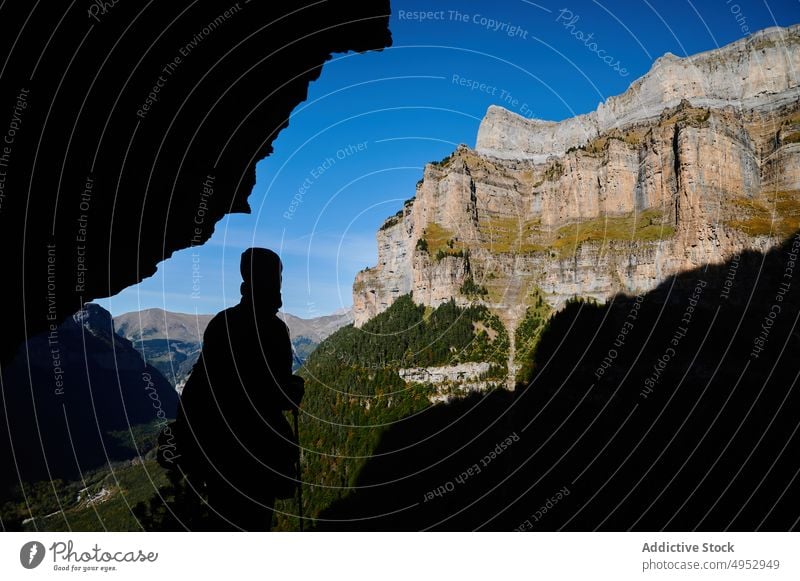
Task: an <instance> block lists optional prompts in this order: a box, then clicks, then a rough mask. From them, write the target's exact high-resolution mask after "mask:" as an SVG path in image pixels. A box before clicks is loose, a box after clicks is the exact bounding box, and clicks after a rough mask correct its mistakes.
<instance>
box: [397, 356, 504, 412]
mask: <svg viewBox="0 0 800 581" xmlns="http://www.w3.org/2000/svg"><path fill="white" fill-rule="evenodd" d="M491 368H492V364H491V363H489V362H486V361H480V362H468V363H459V364H457V365H442V366H437V367H408V368H405V369H399V370H398V371H397V373H398V375H400V377H401V378H402V379H403V381H406V382H408V383H421V384H425V385H430V386H432V387H433V388H434V392H433V393H432V394H431V395H430V400H431V403H442V402H448V401H450V400H451V399H452V398H453V397H463V396H464V395H466V394H469V393H471V392H481V391H485V390H486V389H489V388H490V387H491V386H493V385H498V384H500V383H502V382H498V381H491V380H487V379H485V378H486V377H487V375H488V374H489V372H490V370H491Z"/></svg>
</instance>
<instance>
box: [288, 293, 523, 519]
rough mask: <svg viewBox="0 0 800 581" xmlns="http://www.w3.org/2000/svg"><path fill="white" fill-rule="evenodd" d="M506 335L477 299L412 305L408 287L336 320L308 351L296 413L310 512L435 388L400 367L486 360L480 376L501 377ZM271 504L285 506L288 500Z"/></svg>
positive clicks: (336, 493)
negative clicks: (367, 311)
mask: <svg viewBox="0 0 800 581" xmlns="http://www.w3.org/2000/svg"><path fill="white" fill-rule="evenodd" d="M508 345H509V342H508V335H507V333H506V331H505V328H504V327H503V325H502V323H501V322H500V320H499V319H498V318H497V317H496V316H495V315H493V314H492V313H491V312H490V311H489V310H488V309H487V308H486V307H484V306H479V305H475V306H470V307H466V308H462V307H458V306H456V304H455V302H454V301H452V300H451V301H449V302H447V303H445V304H443V305H441V306H439V307H437V308H430V307H424V306H421V305H417V304H415V303H414V301H413V300H412V299H411V297H410V296H409V295H406V296H403V297H400V298H399V299H398V300H396V301H395V302H394V303H393V304H392V306H391V307H389V309H387V310H386V311H384V312H383V313H381V314H379V315H378V316H376V317H375V318H373V319H371V320H370V321H368V322H367V323H365V324H364V326H363V327H362V328H360V329H356V328H354V327H352V326H348V327H344V328H342V329H340V330H339V331H337V332H336V333H334V334H333V335H331V336H330V337H328V339H326V340H325V341H323V342H322V343H321V344H320V345H319V347H318V348H317V349H316V350H315V351H314V353H312V354H311V356H310V357H309V359H308V361H307V363H306V366H305V367H304V369H303V370H302V371H301V374H302V375H303V376H304V377H305V378H306V396H305V400H304V405H303V407H304V413H303V414H302V416H301V424H300V431H301V438H302V443H303V446H304V447H305V448H306V451H305V452H304V453H303V460H302V462H303V472H304V479H305V481H306V482H308V483H313V484H307V485H306V486H305V487H304V490H303V500H304V512H305V514H306V515H307V516H311V517H315V516H317V515H319V513H320V512H321V511H323V510H324V509H325V508H327V507H329V506H330V505H331V504H332V503H334V502H336V501H337V500H338V499H341V498H343V497H345V496H346V495H348V494H349V493H350V492H351V487H352V486H353V485H354V484H355V481H356V478H357V477H358V475H359V473H360V471H361V469H362V467H363V465H364V463H365V462H366V460H367V458H368V457H369V456H370V455H371V454H372V453H373V450H374V449H375V447H376V446H377V445H378V442H379V441H380V438H381V436H382V434H383V433H384V431H385V430H386V429H387V428H388V427H389V426H390V425H392V424H394V423H396V422H398V421H402V419H403V418H405V417H408V416H410V415H413V414H416V413H424V410H425V409H426V408H428V407H429V406H430V405H431V402H430V398H431V396H432V395H433V394H434V393H435V392H436V389H435V388H434V387H433V386H430V385H420V384H411V385H406V383H405V382H404V381H403V380H402V379H401V378H400V376H399V374H398V370H399V369H401V368H407V367H428V366H441V365H455V364H458V363H464V362H469V361H489V362H491V363H492V364H493V365H492V367H491V368H490V370H489V372H487V373H486V374H485V375H486V377H485V378H482V379H486V380H489V379H503V378H505V374H506V361H507V357H508ZM278 508H279V509H282V510H285V511H286V512H289V513H293V512H294V511H295V510H296V509H295V508H294V506H293V502H292V501H282V503H280V504H279V506H278ZM296 527H297V521H296V519H294V518H292V517H290V516H280V517H279V518H278V522H277V528H278V529H280V530H292V529H295V528H296Z"/></svg>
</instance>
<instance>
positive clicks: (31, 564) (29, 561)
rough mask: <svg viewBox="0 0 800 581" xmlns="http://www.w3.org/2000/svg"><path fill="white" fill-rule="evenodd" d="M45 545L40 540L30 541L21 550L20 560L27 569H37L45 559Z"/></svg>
mask: <svg viewBox="0 0 800 581" xmlns="http://www.w3.org/2000/svg"><path fill="white" fill-rule="evenodd" d="M44 553H45V550H44V545H43V544H42V543H40V542H39V541H30V542H29V543H25V544H24V545H22V548H21V549H20V550H19V562H20V563H21V564H22V566H23V567H25V568H26V569H35V568H36V567H38V566H39V565H41V564H42V561H43V560H44Z"/></svg>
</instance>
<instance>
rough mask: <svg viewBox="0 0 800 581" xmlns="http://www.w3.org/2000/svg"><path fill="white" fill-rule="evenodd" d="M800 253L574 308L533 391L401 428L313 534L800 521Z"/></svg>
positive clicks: (799, 240)
mask: <svg viewBox="0 0 800 581" xmlns="http://www.w3.org/2000/svg"><path fill="white" fill-rule="evenodd" d="M798 254H800V233H798V234H797V235H795V236H794V237H792V238H790V239H788V240H787V241H786V242H784V244H783V245H782V246H781V247H780V248H776V249H774V250H772V251H770V252H769V253H767V254H765V255H763V254H760V253H756V252H746V253H743V254H742V255H740V256H737V257H735V258H734V259H732V260H731V261H728V262H727V263H725V264H721V265H714V266H708V267H703V268H699V269H695V270H692V271H689V272H685V273H682V274H680V275H677V276H675V277H672V278H670V279H668V280H667V281H665V282H664V283H662V284H661V285H660V286H659V287H658V288H656V289H655V290H653V291H652V292H649V293H647V294H645V295H642V296H640V297H632V296H624V295H618V296H616V297H614V299H613V300H612V301H610V302H609V303H608V304H606V305H603V306H599V305H594V304H590V303H585V302H580V301H573V302H571V303H570V304H569V305H568V306H567V308H566V309H565V310H563V311H561V312H560V313H558V314H557V315H555V316H554V317H553V318H552V319H551V320H550V322H549V325H548V327H547V329H546V331H545V334H544V336H543V338H542V341H541V343H540V345H539V348H538V349H537V352H536V355H535V362H534V369H535V371H534V377H533V380H532V381H531V382H530V383H529V384H528V385H518V387H517V391H516V392H515V393H513V394H512V393H507V392H503V391H499V392H494V393H491V394H488V395H485V396H482V397H481V396H477V397H473V398H470V399H467V400H462V401H456V402H454V403H451V404H449V405H439V406H434V407H432V408H429V409H428V410H427V411H425V412H423V413H420V414H418V415H417V416H415V417H414V418H409V419H406V420H404V421H402V422H398V423H397V424H396V425H395V426H393V427H392V428H390V429H389V430H388V432H387V433H386V434H385V435H384V437H383V438H382V440H381V442H380V444H379V445H378V447H377V449H376V450H375V455H374V456H375V457H374V458H372V459H371V460H370V461H369V462H368V463H367V464H366V466H365V468H364V469H363V471H362V473H361V474H360V476H359V477H358V479H357V482H356V488H357V491H356V492H354V493H353V494H351V495H350V496H349V497H347V498H345V499H343V500H342V501H339V502H338V503H336V504H334V505H333V506H332V507H331V508H330V509H329V510H327V511H325V512H324V513H323V514H322V515H321V520H320V521H318V522H317V526H318V528H320V529H326V530H328V529H334V530H342V529H356V530H397V529H401V530H418V529H425V528H432V529H446V530H469V529H497V530H514V529H516V530H543V531H548V530H559V529H565V530H593V529H600V530H627V529H635V530H660V529H667V530H693V529H695V528H696V529H698V530H723V529H731V530H755V529H759V530H786V529H793V528H797V522H798V517H800V510H798V509H797V507H796V503H794V502H793V498H794V497H795V496H796V494H797V493H798V486H800V483H798V480H797V475H798V472H800V461H798V457H800V456H799V455H798V454H799V453H800V442H799V441H798V438H797V433H796V432H797V429H798V426H800V421H799V420H800V417H798V412H797V410H798V404H799V403H800V400H798V397H800V396H798V393H797V390H795V389H794V387H795V385H796V381H797V377H798V372H800V359H798V358H797V353H798V348H800V333H798V328H797V319H798V316H799V315H800V310H799V308H798V307H799V306H800V296H798V295H799V294H800V284H799V283H798V281H797V279H796V275H797V263H796V261H797V258H798ZM428 437H431V438H435V440H428V439H427V438H428ZM515 437H516V438H517V439H516V440H515ZM509 438H511V439H510V440H509ZM431 441H435V442H436V445H435V446H434V445H430V444H429V442H431ZM503 443H505V445H503Z"/></svg>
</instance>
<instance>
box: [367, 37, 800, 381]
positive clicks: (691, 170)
mask: <svg viewBox="0 0 800 581" xmlns="http://www.w3.org/2000/svg"><path fill="white" fill-rule="evenodd" d="M795 70H798V71H800V27H797V26H795V27H791V28H788V29H770V30H767V31H763V32H761V33H758V34H756V35H753V36H752V37H750V38H749V39H746V40H742V41H739V42H736V43H733V44H732V45H729V46H727V47H724V48H722V49H719V50H717V51H711V52H709V53H703V54H701V55H697V56H694V57H689V58H687V59H678V58H677V57H674V56H672V55H668V56H666V57H663V58H661V59H659V60H658V61H657V62H656V64H655V65H654V67H653V69H652V70H651V71H650V72H649V73H648V74H647V75H646V76H645V77H643V78H642V79H640V80H638V81H636V82H635V83H633V85H632V86H631V88H630V89H629V90H628V91H627V92H626V93H625V94H623V95H621V96H619V97H614V98H611V99H609V100H608V101H607V102H606V103H605V104H603V105H602V106H601V107H600V108H599V109H598V110H597V111H596V112H594V113H591V114H589V115H585V116H581V117H578V118H575V119H571V120H567V121H563V122H560V123H550V122H541V121H527V120H524V119H522V118H518V117H517V116H516V115H514V114H513V113H510V112H507V111H504V110H501V109H499V108H497V107H492V108H490V110H489V112H488V113H487V116H486V119H484V122H483V123H482V124H481V129H480V133H479V136H478V144H477V147H476V148H475V149H470V148H468V147H466V146H459V148H458V149H457V150H456V151H455V152H454V153H453V154H452V155H451V156H450V157H448V158H447V159H445V160H443V161H442V162H439V163H432V164H429V165H428V166H427V167H426V168H425V170H424V174H423V179H422V180H421V182H420V183H419V185H418V187H417V190H416V194H415V196H414V198H413V199H412V200H410V201H409V202H407V203H406V204H405V206H404V208H403V210H402V211H401V212H399V213H398V214H397V215H396V216H393V217H392V218H390V219H389V220H387V221H386V223H385V224H384V225H383V227H382V228H381V231H380V232H379V233H378V241H379V245H378V264H377V266H375V267H374V268H370V269H366V270H365V271H363V272H361V273H359V274H358V275H357V277H356V280H355V284H354V288H353V304H354V316H355V323H356V325H357V326H358V325H361V324H363V323H364V322H365V321H366V320H368V319H369V318H371V317H372V316H374V315H375V314H377V313H379V312H381V311H382V310H384V309H385V308H386V307H387V306H388V305H390V304H391V303H392V301H393V300H394V299H395V298H396V297H397V296H400V295H403V294H406V293H412V296H413V298H414V300H415V301H416V302H417V303H421V304H425V305H430V306H436V305H438V304H441V303H442V302H444V301H446V300H448V299H449V298H450V297H455V298H456V300H457V302H460V303H462V304H467V303H470V302H474V301H479V302H482V303H484V304H487V305H488V306H489V307H490V308H492V309H493V310H494V311H495V312H496V313H497V314H498V316H499V317H500V318H501V319H502V320H503V322H504V323H505V324H506V327H507V329H508V331H509V335H510V336H511V337H514V330H515V329H516V326H517V324H518V323H519V321H520V319H521V317H522V316H524V313H525V309H526V306H527V305H528V304H529V302H530V301H531V300H532V298H533V295H534V293H532V290H533V289H534V288H538V289H541V291H542V292H543V296H544V297H545V299H546V300H547V302H548V303H550V305H551V306H552V307H554V308H555V309H558V308H560V307H561V306H563V304H564V303H565V301H566V300H567V299H569V298H571V297H574V296H581V297H587V298H594V299H596V300H599V301H605V300H607V299H609V298H610V297H612V296H613V295H614V294H616V293H619V292H625V293H630V294H634V293H640V292H644V291H647V290H650V289H653V288H655V287H656V286H657V285H658V284H659V283H660V282H662V281H664V280H665V279H666V278H667V277H669V276H670V275H672V274H675V273H678V272H681V271H684V270H687V269H690V268H695V267H698V266H700V265H704V264H713V263H721V262H722V261H724V260H726V259H727V258H729V257H731V256H733V255H735V254H737V253H740V252H741V251H743V250H746V249H754V250H759V251H765V250H767V249H768V248H770V247H772V246H774V245H775V244H777V243H778V242H779V241H781V240H782V239H784V238H785V237H786V236H788V235H789V234H790V233H791V232H793V231H794V230H795V229H797V228H798V227H800V192H799V191H798V190H800V179H799V178H800V170H799V168H800V101H799V100H798V81H797V78H796V76H795ZM690 73H691V74H690ZM576 127H578V129H576ZM773 218H774V219H773ZM512 347H513V346H512ZM513 351H514V349H513V348H512V352H513ZM509 369H512V370H513V369H514V362H513V361H509Z"/></svg>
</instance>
